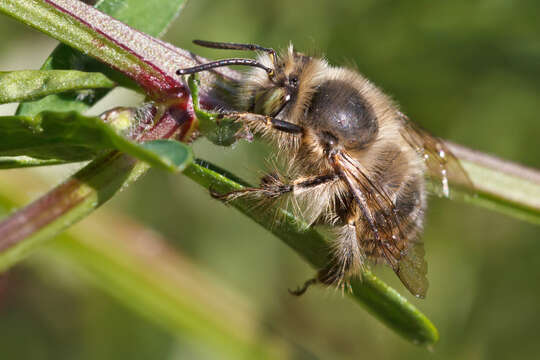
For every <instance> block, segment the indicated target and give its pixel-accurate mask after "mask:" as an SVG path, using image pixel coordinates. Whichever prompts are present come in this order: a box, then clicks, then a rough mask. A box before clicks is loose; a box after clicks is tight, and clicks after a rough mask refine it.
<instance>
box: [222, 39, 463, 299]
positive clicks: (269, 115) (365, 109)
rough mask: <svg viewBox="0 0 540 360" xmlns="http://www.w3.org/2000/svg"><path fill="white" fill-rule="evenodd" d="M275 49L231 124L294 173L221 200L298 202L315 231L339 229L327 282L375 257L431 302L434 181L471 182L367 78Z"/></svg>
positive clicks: (245, 89) (323, 275)
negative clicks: (430, 179) (427, 252)
mask: <svg viewBox="0 0 540 360" xmlns="http://www.w3.org/2000/svg"><path fill="white" fill-rule="evenodd" d="M220 46H222V45H220ZM225 46H229V45H227V44H225ZM233 46H234V48H238V45H237V44H233ZM240 46H242V45H240ZM265 50H266V51H267V52H265V53H264V54H262V55H260V56H259V58H258V62H259V63H260V64H262V65H263V68H264V67H266V71H265V70H263V69H261V68H260V67H257V68H255V67H254V68H253V69H252V70H251V71H250V72H248V73H247V75H246V77H245V79H244V80H243V81H242V82H241V87H240V91H239V96H238V100H239V106H240V107H241V108H242V109H243V110H244V112H242V113H236V114H228V116H232V117H236V118H237V119H238V121H241V122H242V123H243V125H244V126H245V127H247V128H249V129H250V130H251V131H254V132H258V133H261V134H262V135H263V137H265V138H266V139H268V140H270V141H271V142H273V143H274V144H275V146H276V149H277V152H276V153H277V156H278V157H280V158H281V159H283V160H284V162H285V164H286V165H285V169H284V171H283V173H282V174H279V173H275V174H271V175H268V176H265V177H264V178H263V181H262V183H261V186H260V187H258V188H250V189H245V190H241V191H236V192H233V193H229V194H225V195H222V196H221V197H222V198H224V199H227V200H232V199H235V198H237V197H239V196H246V195H249V196H252V197H256V198H260V199H275V198H283V197H288V202H289V204H290V207H291V209H292V210H293V211H294V212H295V213H296V215H298V216H300V217H301V218H303V219H304V220H305V221H306V222H307V223H308V224H326V225H330V226H333V227H334V228H335V230H336V231H335V233H336V236H335V239H334V240H333V242H332V244H331V247H332V249H333V252H334V260H333V261H332V262H331V263H330V264H328V266H327V267H326V268H325V269H321V270H320V271H319V273H318V276H317V280H318V281H319V282H321V283H324V284H333V283H337V284H343V280H346V279H347V278H348V277H350V276H352V275H356V274H359V273H360V270H361V269H362V268H363V267H364V266H365V260H366V259H370V260H372V261H373V262H382V263H385V264H387V265H389V266H390V267H392V269H393V270H394V271H395V272H396V274H397V275H398V276H399V278H400V279H401V281H402V282H403V283H404V285H405V286H406V287H407V288H408V289H409V290H410V291H411V292H412V293H413V294H415V295H417V296H419V297H423V296H425V293H426V291H427V287H428V282H427V278H426V272H427V265H426V263H425V261H424V251H423V245H422V244H421V243H420V242H419V240H418V237H419V235H420V232H421V230H422V225H423V219H424V210H425V207H426V191H425V184H424V175H425V173H426V172H429V173H430V174H432V175H435V176H439V177H440V175H441V174H442V180H443V183H444V182H447V181H448V177H449V178H450V179H451V180H452V179H462V180H463V179H465V180H464V181H466V179H467V176H466V174H464V173H463V171H462V169H461V167H460V166H459V163H457V161H456V160H455V158H454V157H453V156H452V155H451V153H450V152H448V150H447V149H446V147H444V144H443V143H442V142H441V141H439V140H438V139H436V138H434V137H432V136H430V135H428V134H427V133H425V132H424V131H422V130H419V129H418V128H417V127H415V126H414V125H412V124H411V123H410V121H408V119H407V118H406V117H405V116H404V115H403V114H402V113H401V112H399V110H398V108H397V106H396V104H394V103H393V101H392V100H391V99H390V98H389V97H388V96H386V95H385V94H384V93H383V92H382V91H381V90H379V89H378V88H377V87H376V86H375V85H373V84H372V83H371V82H370V81H368V80H367V79H366V78H364V77H363V76H362V75H360V74H359V73H358V72H356V71H353V70H349V69H346V68H343V67H333V66H330V65H329V64H328V63H327V62H326V60H324V59H321V58H315V57H310V56H307V55H304V54H301V53H298V52H296V51H295V50H294V49H293V47H292V45H291V46H289V48H288V49H287V50H286V51H285V52H284V53H282V54H281V55H280V56H278V57H277V58H274V54H273V51H272V50H271V49H265ZM269 69H270V70H269ZM441 150H443V151H441ZM441 154H442V156H440V155H441ZM456 164H457V165H456ZM450 169H451V170H452V173H449V172H448V171H447V170H450ZM441 170H443V171H441ZM447 176H448V177H447ZM310 283H311V282H310ZM303 290H305V289H303ZM301 292H302V291H300V293H301Z"/></svg>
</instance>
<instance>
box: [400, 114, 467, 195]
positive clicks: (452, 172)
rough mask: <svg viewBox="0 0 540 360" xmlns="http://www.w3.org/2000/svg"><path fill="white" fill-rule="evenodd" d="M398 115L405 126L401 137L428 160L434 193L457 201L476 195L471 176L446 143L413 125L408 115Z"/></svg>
mask: <svg viewBox="0 0 540 360" xmlns="http://www.w3.org/2000/svg"><path fill="white" fill-rule="evenodd" d="M398 115H399V117H400V119H401V120H402V122H403V127H402V132H401V134H402V136H403V138H404V139H405V140H406V141H407V142H408V143H409V145H410V146H411V147H413V148H414V149H415V150H416V151H417V152H418V154H419V155H420V156H422V158H423V159H424V161H425V163H426V168H427V176H428V178H429V180H431V182H432V183H433V184H434V185H435V189H434V190H435V191H434V192H435V193H436V194H437V195H439V196H444V197H455V195H456V194H455V193H467V194H472V193H474V186H473V185H472V182H471V180H470V179H469V176H468V175H467V173H466V172H465V170H464V169H463V166H461V163H460V162H459V160H458V159H457V158H456V157H455V156H454V154H452V152H451V151H450V150H449V149H448V147H447V146H446V144H445V143H444V141H443V140H442V139H439V138H437V137H435V136H433V135H431V134H430V133H428V132H427V131H425V130H424V129H422V128H421V127H420V126H418V125H417V124H415V123H413V122H411V121H410V120H409V118H408V117H407V116H405V115H404V114H402V113H398ZM452 190H457V191H452Z"/></svg>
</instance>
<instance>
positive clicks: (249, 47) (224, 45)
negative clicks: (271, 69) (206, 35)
mask: <svg viewBox="0 0 540 360" xmlns="http://www.w3.org/2000/svg"><path fill="white" fill-rule="evenodd" d="M193 43H194V44H197V45H199V46H204V47H208V48H213V49H225V50H244V51H263V52H265V53H267V54H268V55H270V58H271V60H272V62H275V60H276V52H275V50H274V49H272V48H265V47H262V46H260V45H256V44H238V43H228V42H215V41H206V40H193Z"/></svg>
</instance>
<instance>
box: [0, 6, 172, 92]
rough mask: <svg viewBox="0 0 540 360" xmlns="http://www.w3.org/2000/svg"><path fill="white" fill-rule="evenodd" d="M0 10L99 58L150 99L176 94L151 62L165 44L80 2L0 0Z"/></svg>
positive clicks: (163, 52)
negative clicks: (125, 77)
mask: <svg viewBox="0 0 540 360" xmlns="http://www.w3.org/2000/svg"><path fill="white" fill-rule="evenodd" d="M0 11H1V12H4V13H6V14H7V15H9V16H12V17H13V18H15V19H17V20H20V21H21V22H23V23H25V24H27V25H29V26H32V27H35V28H37V29H38V30H40V31H42V32H44V33H46V34H48V35H50V36H52V37H54V38H56V39H58V40H60V41H62V42H63V43H65V44H67V45H69V46H71V47H73V48H75V49H77V50H79V51H82V52H84V53H86V54H88V55H89V56H92V57H94V58H97V59H99V60H101V61H102V62H104V63H106V64H107V65H109V66H110V67H112V68H114V69H116V70H118V71H120V72H122V73H123V74H125V75H126V76H128V77H130V78H131V79H133V80H135V81H136V82H137V83H138V84H139V85H140V86H142V87H143V88H144V89H145V90H146V91H147V93H148V94H149V95H151V96H153V97H154V98H168V97H172V96H176V95H177V94H178V92H181V91H182V89H183V85H182V84H181V83H180V81H179V80H178V78H177V76H175V75H174V71H172V70H171V71H170V72H169V73H167V72H166V70H164V69H162V68H159V67H158V66H157V65H156V62H157V61H159V60H158V59H159V58H163V57H167V53H169V51H167V48H166V47H164V46H162V45H161V44H160V43H159V42H158V41H157V40H155V39H153V38H152V37H151V36H149V35H146V34H143V33H140V32H138V31H136V30H134V29H132V28H130V27H128V26H127V25H125V24H123V23H121V22H120V21H117V20H115V19H113V18H111V17H109V16H107V15H105V14H103V13H101V12H99V11H98V10H96V9H95V8H93V7H91V6H88V5H86V4H84V3H83V2H80V1H72V0H54V1H53V0H44V1H32V0H16V1H15V0H5V1H2V2H0ZM74 20H76V21H74ZM126 42H127V44H126ZM128 45H129V46H128ZM168 55H169V56H168V59H169V60H170V58H171V55H170V54H168ZM173 59H174V58H173ZM170 65H171V67H173V66H174V65H173V64H170Z"/></svg>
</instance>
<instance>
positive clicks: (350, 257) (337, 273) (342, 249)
mask: <svg viewBox="0 0 540 360" xmlns="http://www.w3.org/2000/svg"><path fill="white" fill-rule="evenodd" d="M363 258H364V257H363V255H362V251H361V249H360V245H359V242H358V239H357V234H356V226H355V225H354V224H347V225H344V226H342V227H341V228H340V229H339V233H338V235H337V236H336V238H335V239H334V241H333V243H332V257H331V259H330V261H329V262H328V264H327V266H326V267H324V268H323V269H321V270H319V271H318V272H317V275H316V277H315V278H313V279H309V280H307V281H306V282H305V283H304V285H303V286H302V287H299V288H298V289H296V290H294V291H291V290H289V292H290V293H291V294H292V295H296V296H300V295H302V294H304V293H305V292H306V291H307V289H308V288H309V287H310V286H312V285H315V284H322V285H326V286H337V287H339V288H342V289H344V288H345V287H347V286H348V283H347V280H348V278H349V277H350V276H352V275H355V274H358V273H360V271H361V269H362V268H363V266H364V265H363V264H364V259H363Z"/></svg>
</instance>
